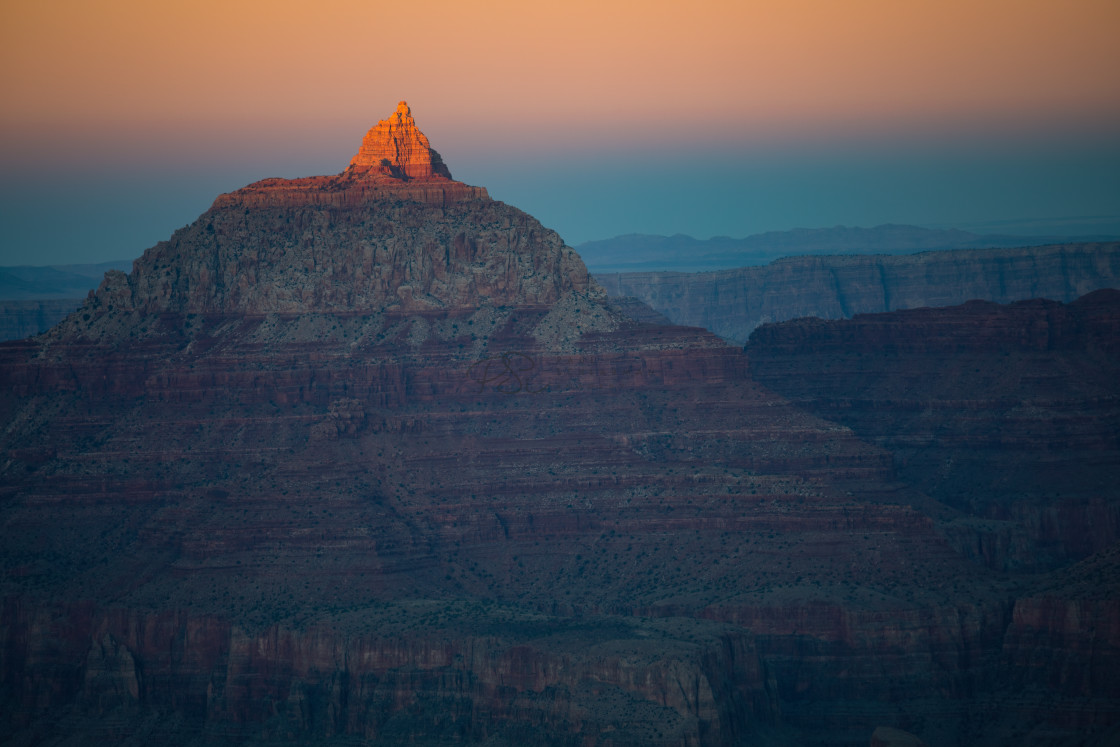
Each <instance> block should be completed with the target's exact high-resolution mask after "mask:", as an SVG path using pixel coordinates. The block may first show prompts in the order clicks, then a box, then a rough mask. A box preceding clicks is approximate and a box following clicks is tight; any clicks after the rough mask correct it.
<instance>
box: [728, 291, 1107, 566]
mask: <svg viewBox="0 0 1120 747" xmlns="http://www.w3.org/2000/svg"><path fill="white" fill-rule="evenodd" d="M747 352H748V355H749V357H750V360H751V370H752V372H753V375H754V377H755V378H756V379H758V380H759V381H761V382H764V383H766V384H767V385H768V386H770V387H772V388H773V389H775V390H776V391H778V392H780V393H782V394H783V395H784V396H786V397H789V398H790V399H792V400H793V401H794V402H796V403H798V404H799V405H801V406H803V407H805V408H807V409H809V410H811V411H813V412H815V413H816V414H818V415H821V416H823V417H826V418H828V419H830V420H834V421H836V422H839V423H843V424H845V425H847V426H849V427H851V428H852V429H853V430H854V431H855V432H856V433H858V434H860V435H861V436H863V437H864V438H866V439H868V440H870V441H872V442H874V443H877V444H879V445H881V446H883V447H884V448H887V449H889V450H890V451H891V452H892V453H893V454H894V455H895V464H896V466H897V469H898V474H899V475H900V476H901V477H903V478H904V479H906V480H908V481H909V482H911V484H913V485H914V486H915V487H917V488H918V489H920V490H922V491H923V492H925V493H927V494H929V495H931V496H933V497H935V498H938V499H939V500H941V501H943V502H944V503H946V504H948V505H951V506H955V507H957V508H959V509H961V510H963V511H965V512H966V513H967V514H969V515H972V516H974V517H978V518H981V519H984V520H987V521H989V522H990V523H989V524H986V525H983V526H982V527H980V525H973V526H974V527H975V528H980V529H981V531H982V532H986V533H988V535H987V536H986V537H984V536H983V535H982V536H981V537H979V538H975V539H972V540H970V541H969V543H968V544H970V545H971V546H972V548H973V550H972V552H975V553H977V554H978V555H979V556H980V557H982V558H983V559H984V560H985V562H988V563H991V564H993V565H994V566H996V567H1001V568H1013V567H1019V568H1026V567H1031V568H1043V569H1052V568H1055V567H1057V566H1059V565H1061V564H1063V563H1067V562H1069V561H1071V560H1076V559H1080V558H1082V557H1085V556H1086V555H1088V554H1091V553H1093V552H1097V551H1101V550H1104V549H1105V548H1107V547H1109V546H1110V545H1111V544H1112V543H1113V542H1115V541H1117V540H1118V539H1120V500H1118V499H1117V496H1116V494H1115V491H1114V490H1112V489H1110V488H1109V487H1108V486H1112V485H1116V484H1118V482H1120V437H1118V434H1120V388H1118V385H1117V382H1118V381H1120V291H1112V290H1103V291H1097V292H1095V293H1092V294H1089V295H1087V296H1085V297H1083V298H1081V299H1079V300H1078V301H1075V302H1074V303H1071V304H1068V305H1063V304H1059V303H1057V302H1053V301H1024V302H1019V303H1015V304H1010V305H1007V306H999V305H996V304H990V303H985V302H979V301H977V302H971V303H968V304H964V305H963V306H957V307H950V308H944V309H915V310H910V311H899V312H893V313H890V314H875V315H866V316H856V317H855V318H854V319H851V320H838V321H823V320H820V319H801V320H796V321H790V322H785V323H782V324H777V325H765V326H763V327H760V328H759V329H757V330H755V332H754V334H753V335H752V336H751V340H750V343H749V344H748V346H747Z"/></svg>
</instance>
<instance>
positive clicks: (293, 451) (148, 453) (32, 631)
mask: <svg viewBox="0 0 1120 747" xmlns="http://www.w3.org/2000/svg"><path fill="white" fill-rule="evenodd" d="M367 178H368V179H369V180H371V182H376V183H378V184H380V183H382V182H384V183H395V184H399V185H404V187H405V188H411V187H412V186H414V185H417V184H421V183H428V182H427V181H426V180H425V178H420V177H418V178H414V179H408V180H403V179H398V178H397V177H395V176H391V175H385V174H377V175H373V176H368V175H366V176H361V177H360V178H359V177H355V180H354V183H355V184H357V183H358V182H359V181H363V180H366V179H367ZM324 179H326V178H324ZM339 179H343V177H339ZM348 179H349V178H348V177H347V178H346V179H345V180H344V181H347V183H349V181H348ZM430 179H431V182H430V183H432V184H435V183H437V182H440V180H441V178H439V177H435V176H433V177H431V178H430ZM443 182H444V183H446V180H445V179H444V180H443ZM331 183H333V182H331V181H330V179H326V181H321V182H315V181H313V180H312V181H308V182H306V184H304V185H299V186H297V187H293V188H292V189H291V190H288V187H289V186H291V185H290V183H278V184H276V185H271V186H268V185H266V186H265V187H262V188H261V189H259V190H258V191H256V192H246V193H245V194H243V195H242V197H245V198H246V199H248V198H249V197H250V196H252V195H257V196H260V195H268V194H273V195H276V198H275V199H274V200H272V202H268V200H265V201H264V202H261V203H260V204H259V205H256V206H254V205H251V204H250V203H249V202H241V203H237V202H236V200H231V201H226V202H220V203H218V204H215V206H214V207H213V208H211V210H209V211H208V212H207V213H206V214H204V215H203V216H202V217H201V218H200V219H199V220H198V221H196V222H195V223H194V224H192V225H191V226H189V227H188V228H186V229H184V230H182V231H180V232H177V233H176V234H175V236H173V237H172V239H171V241H169V242H166V243H161V244H160V245H157V246H156V247H153V248H152V249H150V250H149V251H148V252H146V253H145V255H144V257H142V258H141V259H140V260H138V261H137V262H136V263H135V266H134V270H133V272H132V273H131V274H130V275H127V276H126V275H124V274H123V273H119V272H118V273H110V274H108V275H107V276H106V279H105V282H104V283H103V284H102V286H101V288H99V289H98V291H97V292H96V293H94V294H92V296H91V297H90V298H89V299H88V300H87V302H86V303H85V305H84V306H83V308H82V309H80V310H79V311H78V312H77V313H76V314H75V315H72V316H71V317H69V318H68V319H67V320H66V321H65V322H64V323H63V324H61V325H59V326H58V327H56V328H55V329H54V330H52V331H51V332H49V333H48V334H46V335H43V336H40V337H38V338H35V339H33V340H24V341H19V342H13V343H6V344H0V387H2V391H4V392H5V393H6V396H4V397H2V398H0V423H2V424H3V427H2V428H0V474H2V475H3V479H2V480H0V512H2V513H0V517H2V520H3V527H4V534H3V543H2V545H0V550H2V553H0V563H2V568H3V573H0V598H2V599H3V606H2V609H0V683H2V684H3V687H2V688H0V699H2V702H3V707H2V708H0V719H3V720H0V729H2V730H3V731H4V733H6V734H14V735H15V737H14V738H15V739H16V740H22V741H24V742H33V741H43V740H45V739H51V740H53V741H59V742H62V741H68V740H69V741H76V740H78V739H80V738H81V735H83V734H97V735H98V738H99V739H102V740H103V741H115V742H126V741H129V740H133V741H136V740H141V739H144V738H146V737H150V735H151V733H152V726H151V725H152V724H153V723H159V724H169V725H171V726H169V727H168V728H169V729H173V730H175V733H174V734H173V735H172V736H174V737H175V738H176V739H180V740H181V741H189V740H191V739H194V738H195V737H196V736H199V737H200V738H201V736H200V735H211V734H223V735H225V734H232V735H234V736H233V737H231V739H234V738H236V739H240V740H243V741H257V742H270V741H271V742H285V741H286V742H302V743H306V742H311V741H323V740H329V739H332V738H335V737H340V738H342V737H345V738H355V739H366V740H371V741H373V740H378V741H380V742H382V743H410V742H411V743H424V742H429V743H430V742H448V741H462V742H472V741H474V742H485V741H486V740H492V741H495V742H501V741H504V742H507V743H517V742H525V741H530V742H532V741H537V742H544V743H555V744H571V743H574V742H591V741H594V742H603V743H607V742H608V741H611V742H613V743H616V744H658V743H661V744H686V745H702V744H734V743H745V742H749V741H751V740H752V739H754V738H755V737H756V736H759V735H762V736H765V735H767V734H773V733H778V734H779V735H781V736H782V737H783V738H785V739H787V741H797V742H801V743H807V742H813V741H823V740H826V739H828V740H834V741H847V742H854V743H862V742H863V741H865V740H866V738H867V732H868V731H869V730H870V729H871V728H872V727H873V726H874V724H877V723H886V722H888V720H889V721H890V722H891V723H898V724H899V725H900V726H902V727H904V728H909V722H907V721H906V720H905V719H900V716H899V714H904V715H905V716H906V717H907V718H908V719H910V720H915V721H920V720H923V719H924V720H927V721H929V720H934V719H936V720H937V721H938V723H939V724H943V726H939V727H937V729H938V731H937V732H936V733H938V734H941V735H945V736H947V738H951V739H952V740H955V741H957V742H967V741H968V739H969V738H970V737H971V736H972V735H973V733H974V732H975V731H976V729H975V727H974V724H975V723H977V719H978V718H979V717H978V716H977V714H976V713H975V705H974V704H975V703H976V702H977V698H978V697H979V696H983V697H985V698H989V699H990V700H991V702H995V703H997V704H1002V703H1008V702H1012V703H1013V702H1017V701H1015V698H1016V697H1019V696H1020V695H1022V693H1021V692H1019V691H1013V692H1010V693H1007V692H1004V691H1002V690H1001V689H1000V687H1001V685H1000V681H999V679H998V672H999V667H1000V666H1001V665H1003V664H1004V663H1005V661H1010V660H1011V656H1010V655H1008V658H1007V659H1006V660H1005V659H1003V658H1001V657H1002V656H1003V655H1004V651H1005V648H1004V644H1005V633H1006V632H1007V630H1008V626H1009V625H1010V621H1011V619H1012V610H1013V607H1014V605H1015V604H1016V602H1015V600H1016V598H1017V597H1020V598H1028V597H1029V598H1033V597H1032V596H1030V594H1027V593H1023V590H1024V586H1025V582H1020V581H1009V580H1007V579H1006V578H1005V577H1004V576H1003V575H1002V574H999V573H996V572H994V571H992V570H989V569H986V568H984V567H982V566H981V565H978V564H976V563H973V562H971V561H969V560H967V559H966V558H964V557H962V556H961V555H960V554H958V553H956V552H955V551H954V550H953V548H952V546H951V545H950V543H949V542H948V541H947V540H946V538H945V536H944V533H943V530H944V526H945V524H946V523H947V521H949V520H951V519H946V517H945V515H944V514H945V513H946V512H948V513H952V512H951V511H949V510H948V509H945V507H943V506H938V505H937V504H936V503H935V502H934V501H932V500H930V499H929V498H928V497H927V496H924V495H922V494H920V493H918V492H917V491H915V490H913V489H912V488H910V487H907V486H906V485H905V484H902V483H900V482H899V481H898V480H897V478H896V476H895V475H894V472H893V466H892V461H891V454H890V453H889V452H888V451H886V450H884V449H882V448H880V447H877V446H875V445H873V444H870V443H868V442H866V441H862V440H860V439H859V438H857V437H855V435H854V434H853V433H852V431H851V430H850V429H848V428H847V427H844V426H842V425H838V424H836V423H835V422H831V421H827V420H824V419H821V418H819V417H816V416H814V415H812V414H809V413H807V412H805V411H804V410H801V409H799V408H797V407H795V406H793V405H792V404H791V403H790V402H789V401H788V400H786V399H783V398H782V397H781V396H779V395H777V394H775V393H774V392H773V391H772V390H770V389H768V388H766V387H764V386H761V385H759V384H758V383H756V382H755V381H754V380H753V379H752V377H751V372H750V370H749V367H748V361H747V359H746V358H745V357H744V356H743V355H742V354H741V353H740V351H739V350H737V349H735V348H732V347H729V346H727V345H725V344H723V343H722V342H721V341H720V340H718V339H717V338H716V337H714V336H713V335H711V334H709V333H705V332H704V331H702V330H699V329H695V328H682V327H671V326H662V325H657V324H639V323H637V322H634V321H632V320H630V319H628V318H627V317H626V316H625V315H624V314H621V313H620V312H619V311H618V309H616V308H615V307H613V306H612V305H611V303H610V302H609V301H608V300H607V298H606V296H605V294H604V293H603V292H602V289H601V288H599V286H598V285H597V284H595V283H594V281H592V280H590V279H589V277H588V275H587V271H586V268H585V267H584V266H583V264H582V262H581V261H580V260H579V258H578V257H577V256H576V255H575V254H574V252H572V251H571V249H569V248H568V247H566V246H565V245H564V243H563V241H562V240H561V239H560V238H559V237H558V236H556V235H555V234H554V233H552V232H550V231H547V230H546V229H544V228H543V227H541V226H540V224H539V223H538V222H536V221H535V220H533V219H532V218H531V217H529V216H527V215H525V214H524V213H521V212H520V211H517V210H515V209H513V208H510V207H508V206H505V205H502V204H501V203H496V202H492V201H489V200H486V199H481V198H480V199H470V200H462V201H458V202H455V201H451V202H447V203H446V204H444V202H446V201H444V202H439V203H438V204H437V203H434V202H432V201H430V200H427V199H425V198H423V195H421V196H420V198H419V199H413V198H412V196H410V193H408V192H407V191H401V192H397V193H395V194H394V195H393V196H391V197H390V196H387V194H382V193H377V195H379V196H375V195H374V193H373V192H370V193H368V194H365V193H361V192H351V193H349V194H350V195H351V197H352V198H353V199H351V197H348V198H347V199H346V200H341V201H339V202H338V203H337V204H336V203H333V202H330V201H329V200H327V198H326V197H325V195H327V194H328V193H329V192H330V188H329V184H331ZM316 185H317V186H316ZM346 189H349V187H347V188H346ZM346 189H343V190H340V192H346ZM394 189H395V187H394ZM270 190H271V191H270ZM285 190H288V191H287V192H286V191H285ZM253 199H256V197H253ZM262 199H264V198H263V197H262ZM269 199H272V198H269ZM323 200H326V201H323ZM1094 308H1095V307H1094ZM1098 311H1099V310H1098ZM1094 313H1097V312H1094ZM1098 316H1099V317H1100V318H1101V319H1107V318H1109V317H1108V314H1107V312H1100V313H1098ZM1059 326H1060V325H1059ZM1063 334H1064V333H1063ZM931 339H936V336H932V337H931ZM1027 339H1029V340H1033V339H1035V338H1034V336H1033V335H1028V336H1027ZM1061 339H1066V338H1065V337H1063V338H1061ZM1078 339H1080V338H1078ZM752 365H753V364H752ZM1030 590H1031V591H1032V592H1033V591H1034V589H1033V587H1031V589H1030ZM1022 615H1023V616H1022V617H1021V619H1022V620H1023V621H1024V623H1023V630H1024V631H1025V633H1024V638H1023V640H1029V639H1030V638H1031V636H1033V635H1034V633H1033V632H1031V631H1034V630H1037V629H1038V628H1039V626H1038V625H1035V626H1034V627H1031V625H1033V623H1030V621H1031V620H1033V619H1034V618H1033V617H1032V616H1031V615H1030V614H1027V608H1026V607H1024V611H1023V613H1022ZM1028 623H1030V624H1028ZM1045 624H1049V623H1045ZM1040 625H1042V623H1040ZM1074 639H1076V640H1077V641H1082V640H1083V639H1084V636H1083V634H1082V633H1077V635H1075V636H1073V638H1071V639H1069V640H1074ZM1061 640H1067V639H1064V638H1063V639H1061ZM1063 645H1064V644H1061V645H1057V646H1055V648H1054V651H1055V653H1054V655H1053V656H1052V657H1051V658H1052V660H1053V661H1055V662H1057V661H1061V660H1062V656H1063V653H1062V652H1063V650H1064V649H1063V648H1062V646H1063ZM1078 645H1080V644H1078ZM1008 650H1010V649H1008ZM1023 669H1024V668H1023V667H1019V670H1023ZM1110 692H1111V691H1110ZM855 699H858V702H859V704H860V708H859V710H858V712H856V713H853V710H852V708H851V706H852V703H853V700H855ZM1071 702H1072V701H1070V700H1069V699H1066V700H1064V701H1063V703H1064V704H1065V706H1064V707H1056V708H1054V709H1051V710H1049V711H1044V712H1040V713H1041V715H1039V716H1037V717H1035V718H1034V721H1032V722H1031V723H1033V724H1036V725H1039V726H1040V728H1055V729H1058V730H1059V732H1060V733H1062V734H1075V735H1076V734H1079V732H1077V729H1078V726H1077V725H1076V724H1075V725H1073V726H1070V725H1069V723H1068V722H1067V721H1063V720H1062V719H1064V718H1065V717H1066V716H1067V715H1068V714H1069V713H1070V707H1069V704H1070V703H1071ZM1089 711H1090V716H1089V717H1088V718H1087V719H1086V720H1085V723H1092V724H1104V723H1106V722H1107V720H1108V718H1109V715H1108V714H1109V713H1111V711H1108V710H1107V708H1105V707H1104V706H1092V707H1090V708H1089ZM60 713H61V714H64V715H65V718H60V717H59V714H60ZM981 722H982V723H986V722H985V721H983V719H981ZM1094 728H1095V727H1094ZM1062 729H1065V730H1066V731H1060V730H1062ZM922 733H923V734H926V733H927V732H926V731H925V730H923V731H922ZM207 738H208V737H207Z"/></svg>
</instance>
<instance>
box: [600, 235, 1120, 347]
mask: <svg viewBox="0 0 1120 747" xmlns="http://www.w3.org/2000/svg"><path fill="white" fill-rule="evenodd" d="M595 279H596V280H597V281H598V282H599V283H600V284H601V285H602V286H603V287H604V288H605V289H606V290H607V292H608V293H610V294H611V295H612V296H631V297H634V298H637V299H639V300H640V301H642V302H644V303H646V304H648V305H649V306H650V307H651V308H653V309H654V310H656V311H658V312H660V313H661V314H663V315H665V317H666V318H668V319H669V320H670V321H672V322H673V323H674V324H684V325H689V326H697V327H704V328H705V329H708V330H710V331H712V332H714V333H716V334H717V335H719V336H720V337H722V338H724V339H726V340H728V341H731V342H733V343H736V344H740V345H741V344H743V343H745V342H746V340H747V338H748V337H750V334H751V332H752V331H753V330H754V329H755V328H756V327H759V326H760V325H762V324H766V323H767V322H783V321H786V320H788V319H795V318H798V317H820V318H823V319H843V318H849V317H852V316H854V315H856V314H868V313H875V312H885V311H896V310H899V309H913V308H921V307H925V306H954V305H956V304H962V303H964V302H966V301H971V300H984V301H994V302H996V303H1011V302H1013V301H1024V300H1027V299H1031V298H1049V299H1052V300H1055V301H1062V302H1069V301H1073V300H1075V299H1077V298H1079V297H1080V296H1083V295H1085V294H1086V293H1090V292H1092V291H1095V290H1100V289H1102V288H1120V243H1117V242H1115V241H1111V242H1089V243H1076V244H1052V245H1046V246H1037V247H1014V248H1007V247H1002V248H987V249H969V250H951V251H949V250H946V251H929V252H920V253H917V254H907V255H885V254H884V255H871V254H859V255H834V256H800V257H786V258H783V259H779V260H775V261H773V262H771V263H770V264H767V265H764V266H760V267H740V268H737V269H732V270H719V271H714V272H688V273H686V272H624V273H597V274H596V275H595Z"/></svg>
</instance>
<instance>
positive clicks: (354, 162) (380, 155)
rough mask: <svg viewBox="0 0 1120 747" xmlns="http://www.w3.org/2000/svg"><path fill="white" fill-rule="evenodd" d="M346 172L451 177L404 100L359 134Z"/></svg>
mask: <svg viewBox="0 0 1120 747" xmlns="http://www.w3.org/2000/svg"><path fill="white" fill-rule="evenodd" d="M345 173H346V174H347V175H351V176H355V175H358V174H369V173H376V174H384V175H389V176H395V177H405V178H408V179H429V178H431V177H433V176H435V177H444V178H446V179H450V178H451V172H450V171H448V170H447V166H445V165H444V163H443V159H442V158H440V155H439V153H436V152H435V150H433V149H432V146H431V145H430V144H429V143H428V138H426V137H425V136H424V133H423V132H420V128H419V127H417V126H416V121H415V120H414V119H413V118H412V110H411V109H409V108H408V104H407V103H406V102H404V101H402V102H400V103H399V104H397V111H396V112H394V113H393V115H392V116H391V117H389V118H388V119H383V120H381V121H380V122H378V123H377V125H376V126H375V127H372V128H371V129H370V131H369V132H367V133H366V136H365V137H364V138H362V147H361V148H359V149H358V154H357V155H356V156H354V158H352V159H351V160H350V165H349V166H348V167H347V168H346V172H345Z"/></svg>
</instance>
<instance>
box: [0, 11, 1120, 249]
mask: <svg viewBox="0 0 1120 747" xmlns="http://www.w3.org/2000/svg"><path fill="white" fill-rule="evenodd" d="M1117 38H1120V0H774V1H769V0H767V1H765V2H760V1H758V0H694V2H691V3H684V2H681V0H668V1H667V0H571V1H569V2H551V1H549V0H532V1H529V0H429V1H428V2H383V1H382V0H360V1H359V0H316V2H314V3H311V2H308V1H307V0H267V1H265V0H241V1H240V2H239V1H238V0H158V1H156V0H0V264H15V263H20V262H27V261H38V262H43V261H60V260H59V258H62V257H69V258H71V259H73V258H75V257H78V256H88V257H89V258H90V259H111V258H116V257H121V256H129V255H130V254H131V255H132V256H135V255H136V254H138V253H139V251H140V250H142V249H143V248H144V247H146V246H149V245H151V244H152V243H154V242H155V241H157V240H160V239H163V238H166V237H167V236H168V234H169V233H170V231H171V230H172V229H173V228H175V227H178V226H181V225H183V224H184V223H186V222H189V221H191V220H193V219H194V218H195V217H196V216H197V215H198V214H199V213H200V212H202V211H203V210H205V209H206V207H207V206H208V205H209V204H210V201H211V200H212V199H213V197H214V196H215V194H217V193H218V192H221V191H226V190H230V189H236V188H237V187H240V186H243V185H244V184H246V183H248V182H250V181H254V180H256V179H259V178H262V177H266V176H288V177H294V176H305V175H310V174H323V173H337V172H338V171H341V170H342V169H343V168H344V167H345V166H346V164H347V162H348V161H349V159H350V157H351V156H352V155H353V154H354V152H355V151H356V150H357V147H358V144H359V143H360V141H361V137H362V135H363V134H364V132H365V131H366V130H367V129H368V128H369V127H370V126H371V125H373V124H374V123H375V122H376V121H377V120H378V119H381V118H384V117H386V116H388V115H389V114H390V113H392V111H393V110H394V109H395V107H396V103H397V101H399V100H401V99H406V100H407V101H408V102H409V103H410V104H411V105H412V110H413V113H414V114H415V116H416V119H417V122H418V124H419V125H420V127H421V129H423V130H424V132H425V133H426V134H427V135H428V137H429V138H430V139H431V142H432V144H433V146H434V147H435V148H436V149H438V150H439V151H440V152H441V153H442V154H443V156H444V158H445V160H446V162H447V163H448V165H449V166H450V168H451V171H452V173H453V174H454V175H455V176H456V177H458V178H461V179H463V180H465V181H468V182H470V183H474V184H483V185H484V186H486V187H488V188H489V189H490V192H491V194H492V195H494V196H495V197H496V198H497V199H501V200H505V201H507V202H511V203H513V204H515V205H517V206H519V207H522V208H523V209H526V210H528V211H529V212H531V213H533V214H534V215H536V216H537V217H538V218H540V219H541V220H542V221H544V222H545V224H546V225H548V226H549V227H553V228H556V229H557V230H559V231H560V232H561V235H563V236H564V237H565V238H566V239H567V240H568V241H569V242H570V243H573V244H574V243H578V242H579V241H583V240H588V239H594V238H606V237H608V236H612V235H616V234H619V233H626V232H631V231H634V232H645V233H665V234H671V233H675V232H678V231H679V232H684V233H691V234H693V235H696V236H706V235H713V234H720V233H725V234H730V235H740V236H742V235H746V234H747V233H750V232H753V231H761V230H780V229H785V228H791V227H795V226H801V227H816V226H822V225H832V224H835V223H839V222H844V223H848V224H857V225H873V224H874V223H875V222H914V223H921V224H933V223H941V224H950V223H951V224H953V225H963V224H964V223H968V222H977V221H981V220H996V219H999V220H1012V219H1022V218H1030V219H1032V220H1033V219H1035V218H1038V217H1040V216H1041V217H1046V216H1050V217H1063V216H1069V215H1105V214H1106V215H1120V176H1117V174H1118V173H1120V74H1117V71H1120V44H1118V43H1117V41H1116V40H1117ZM1102 144H1103V145H1102ZM1012 145H1014V146H1015V147H1017V148H1018V150H1014V149H1013V148H1012ZM1098 145H1100V146H1101V147H1103V149H1104V150H1103V151H1102V150H1100V149H1099V148H1098ZM954 148H956V149H957V150H956V151H955V152H952V153H949V152H948V151H949V150H952V149H954ZM1071 148H1072V150H1071ZM938 149H940V150H938ZM1009 149H1010V150H1009ZM1074 151H1076V152H1074ZM1117 220H1118V221H1120V218H1117ZM1116 225H1120V223H1117V224H1116Z"/></svg>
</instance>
